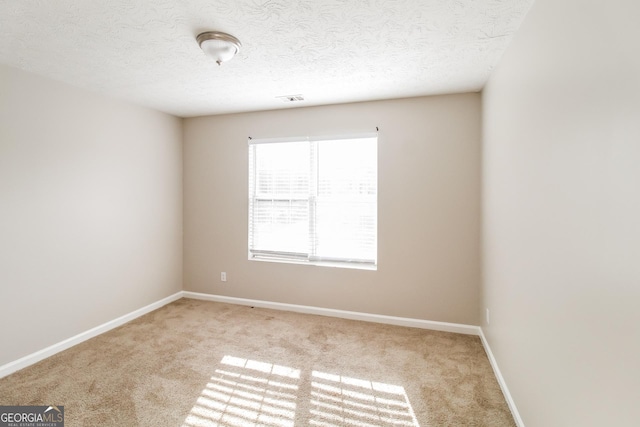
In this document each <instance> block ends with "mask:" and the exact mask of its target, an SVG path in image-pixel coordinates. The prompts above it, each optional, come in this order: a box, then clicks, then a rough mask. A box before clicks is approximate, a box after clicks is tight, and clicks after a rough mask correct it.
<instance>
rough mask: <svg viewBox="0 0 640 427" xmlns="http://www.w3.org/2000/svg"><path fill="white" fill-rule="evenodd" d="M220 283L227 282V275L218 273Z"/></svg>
mask: <svg viewBox="0 0 640 427" xmlns="http://www.w3.org/2000/svg"><path fill="white" fill-rule="evenodd" d="M220 281H221V282H226V281H227V273H225V272H224V271H223V272H222V273H220Z"/></svg>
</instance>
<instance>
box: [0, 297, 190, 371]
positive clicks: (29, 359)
mask: <svg viewBox="0 0 640 427" xmlns="http://www.w3.org/2000/svg"><path fill="white" fill-rule="evenodd" d="M182 296H183V295H182V291H180V292H177V293H175V294H173V295H170V296H168V297H166V298H163V299H161V300H160V301H156V302H154V303H152V304H149V305H147V306H145V307H142V308H139V309H138V310H135V311H132V312H131V313H129V314H125V315H124V316H120V317H118V318H117V319H114V320H111V321H109V322H106V323H103V324H102V325H99V326H96V327H95V328H92V329H89V330H88V331H85V332H82V333H79V334H78V335H76V336H73V337H71V338H68V339H66V340H64V341H61V342H59V343H56V344H53V345H51V346H49V347H47V348H44V349H42V350H39V351H36V352H35V353H31V354H29V355H27V356H24V357H22V358H20V359H18V360H15V361H13V362H9V363H7V364H5V365H2V366H0V378H2V377H6V376H7V375H9V374H12V373H14V372H16V371H19V370H20V369H24V368H26V367H27V366H30V365H33V364H34V363H37V362H39V361H41V360H43V359H46V358H47V357H50V356H53V355H54V354H56V353H59V352H61V351H63V350H66V349H68V348H70V347H73V346H74V345H77V344H80V343H81V342H83V341H86V340H88V339H91V338H93V337H95V336H98V335H100V334H103V333H105V332H107V331H110V330H111V329H114V328H117V327H118V326H121V325H123V324H125V323H127V322H129V321H131V320H133V319H135V318H138V317H140V316H142V315H144V314H147V313H150V312H152V311H153V310H157V309H158V308H160V307H162V306H165V305H167V304H169V303H171V302H173V301H177V300H179V299H180V298H182Z"/></svg>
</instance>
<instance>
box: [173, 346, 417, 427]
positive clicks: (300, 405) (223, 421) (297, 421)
mask: <svg viewBox="0 0 640 427" xmlns="http://www.w3.org/2000/svg"><path fill="white" fill-rule="evenodd" d="M295 425H310V426H319V427H341V426H355V427H374V426H375V427H380V426H385V427H386V426H390V427H391V426H405V427H420V425H419V424H418V421H417V419H416V417H415V414H414V412H413V408H412V407H411V403H410V402H409V398H408V397H407V393H406V392H405V389H404V387H402V386H399V385H392V384H384V383H380V382H375V381H370V380H367V379H358V378H351V377H346V376H341V375H339V374H336V373H328V372H322V371H316V370H313V371H311V372H304V371H301V370H300V369H296V368H294V367H288V366H281V365H276V364H272V363H268V362H261V361H255V360H249V359H244V358H240V357H235V356H224V357H223V358H222V360H221V361H220V363H219V365H218V367H217V368H216V370H215V373H214V375H213V376H212V377H211V379H210V380H209V382H208V384H207V385H206V387H205V388H204V389H203V390H202V392H201V394H200V396H199V397H198V399H197V401H196V404H195V405H194V406H193V408H192V409H191V411H190V413H189V415H188V416H187V418H186V419H185V420H184V423H183V425H182V427H214V426H215V427H220V426H225V427H227V426H228V427H248V426H252V427H253V426H266V427H294V426H295Z"/></svg>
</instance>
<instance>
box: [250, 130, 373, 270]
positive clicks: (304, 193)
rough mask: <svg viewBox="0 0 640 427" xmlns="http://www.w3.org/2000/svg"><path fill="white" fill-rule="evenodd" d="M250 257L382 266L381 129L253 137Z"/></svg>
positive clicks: (251, 151) (251, 143)
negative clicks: (332, 134)
mask: <svg viewBox="0 0 640 427" xmlns="http://www.w3.org/2000/svg"><path fill="white" fill-rule="evenodd" d="M249 257H250V259H279V260H292V261H297V262H299V261H300V260H301V259H304V260H306V261H310V262H320V263H321V262H332V263H335V262H339V263H340V262H341V263H354V264H356V263H357V264H363V263H364V264H369V265H375V264H376V261H377V135H374V136H371V135H369V136H366V137H365V136H362V135H357V136H355V137H353V138H347V137H344V136H340V137H338V138H336V139H330V138H322V139H314V138H307V140H301V139H300V138H295V139H284V140H275V139H270V140H258V141H257V142H253V141H250V144H249Z"/></svg>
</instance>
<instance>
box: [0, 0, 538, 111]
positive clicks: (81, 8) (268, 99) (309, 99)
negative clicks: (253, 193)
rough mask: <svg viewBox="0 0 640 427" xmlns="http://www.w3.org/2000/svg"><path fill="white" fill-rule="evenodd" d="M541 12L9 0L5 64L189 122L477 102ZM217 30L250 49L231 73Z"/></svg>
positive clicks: (489, 1) (2, 25) (407, 0)
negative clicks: (531, 17)
mask: <svg viewBox="0 0 640 427" xmlns="http://www.w3.org/2000/svg"><path fill="white" fill-rule="evenodd" d="M532 3H533V0H137V1H136V0H129V1H127V0H109V1H105V0H0V62H2V63H5V64H8V65H11V66H15V67H17V68H21V69H23V70H27V71H31V72H34V73H36V74H40V75H44V76H48V77H50V78H53V79H56V80H61V81H64V82H68V83H70V84H72V85H75V86H80V87H84V88H87V89H90V90H93V91H98V92H101V93H104V94H107V95H110V96H114V97H118V98H122V99H125V100H128V101H131V102H134V103H137V104H141V105H145V106H148V107H151V108H155V109H157V110H160V111H165V112H167V113H171V114H174V115H177V116H181V117H189V116H199V115H207V114H220V113H229V112H239V111H254V110H267V109H276V108H287V107H297V106H309V105H321V104H333V103H341V102H352V101H366V100H375V99H388V98H400V97H411V96H421V95H433V94H442V93H457V92H469V91H478V90H480V89H482V87H483V85H484V84H485V82H486V80H487V78H488V77H489V74H490V73H491V70H492V69H493V67H494V66H496V64H497V62H498V61H499V60H500V57H501V56H502V53H503V51H504V50H505V48H506V46H507V44H508V43H509V40H510V38H511V36H512V35H513V34H514V32H515V31H516V29H517V28H518V26H519V25H520V23H521V21H522V19H523V18H524V15H525V14H526V12H527V11H528V10H529V7H530V6H531V4H532ZM208 30H216V31H224V32H228V33H230V34H233V35H234V36H236V37H238V38H239V39H240V41H241V42H242V45H243V47H242V49H241V51H240V53H239V54H238V55H237V56H236V57H235V58H234V59H232V60H231V61H230V62H227V63H224V64H222V66H218V65H217V64H216V63H215V62H214V61H213V60H211V59H210V58H209V57H207V56H206V55H205V54H204V53H203V52H202V50H200V48H199V46H198V44H197V43H196V41H195V36H196V35H197V34H198V33H200V32H202V31H208ZM291 94H302V95H304V97H305V100H304V101H301V102H296V103H284V102H283V101H282V100H280V99H278V98H277V97H278V96H281V95H291Z"/></svg>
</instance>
